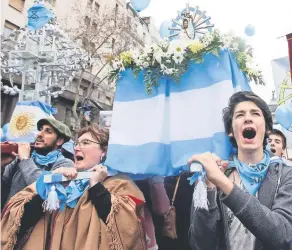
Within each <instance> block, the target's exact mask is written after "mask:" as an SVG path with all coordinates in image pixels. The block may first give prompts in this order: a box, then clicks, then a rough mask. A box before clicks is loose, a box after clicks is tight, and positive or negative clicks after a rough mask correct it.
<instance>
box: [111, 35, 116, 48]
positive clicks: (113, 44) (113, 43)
mask: <svg viewBox="0 0 292 250" xmlns="http://www.w3.org/2000/svg"><path fill="white" fill-rule="evenodd" d="M115 43H116V39H114V38H112V49H114V47H115Z"/></svg>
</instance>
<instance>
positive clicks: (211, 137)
mask: <svg viewBox="0 0 292 250" xmlns="http://www.w3.org/2000/svg"><path fill="white" fill-rule="evenodd" d="M239 90H248V91H250V90H251V88H250V86H249V84H248V81H247V78H246V77H245V75H244V74H243V73H242V72H241V71H240V69H239V67H238V65H237V63H236V61H235V59H234V57H233V55H232V53H231V52H229V51H226V50H225V51H221V53H220V59H219V58H218V57H215V56H213V55H211V54H208V55H206V56H205V57H204V62H202V63H200V64H195V63H193V62H190V65H189V68H188V70H187V71H186V73H185V74H184V75H183V76H182V78H181V80H180V83H179V84H177V83H175V82H173V81H172V80H171V79H169V78H167V77H161V78H160V79H159V87H158V88H157V89H153V91H152V92H153V93H152V95H151V96H149V95H147V93H146V91H145V84H144V83H143V73H140V75H139V76H138V78H135V76H134V75H133V72H132V71H131V70H126V71H124V72H123V73H122V77H121V79H120V80H119V81H118V82H117V88H116V95H115V101H114V107H113V115H112V124H111V130H110V141H109V148H108V153H107V160H106V162H105V165H107V166H109V167H110V168H111V169H114V170H118V171H121V172H126V173H131V174H150V175H161V176H171V175H177V174H178V173H179V171H180V170H183V169H185V168H186V167H187V160H188V159H189V158H190V157H191V156H192V155H193V154H200V153H203V152H206V151H210V152H213V153H216V154H217V155H219V156H220V157H221V158H222V159H227V158H228V157H229V156H230V154H231V152H232V147H231V145H230V143H229V138H228V137H227V135H226V134H225V132H224V124H223V121H222V109H223V108H225V107H227V105H228V100H229V98H230V96H231V95H232V94H233V93H235V92H236V91H239Z"/></svg>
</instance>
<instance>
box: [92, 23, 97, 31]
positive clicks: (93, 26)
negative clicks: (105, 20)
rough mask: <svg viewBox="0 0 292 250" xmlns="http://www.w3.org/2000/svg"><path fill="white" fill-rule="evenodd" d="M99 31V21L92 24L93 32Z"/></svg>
mask: <svg viewBox="0 0 292 250" xmlns="http://www.w3.org/2000/svg"><path fill="white" fill-rule="evenodd" d="M96 31H97V23H95V22H94V23H93V24H92V32H96Z"/></svg>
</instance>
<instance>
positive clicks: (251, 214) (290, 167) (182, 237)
mask: <svg viewBox="0 0 292 250" xmlns="http://www.w3.org/2000/svg"><path fill="white" fill-rule="evenodd" d="M223 122H224V126H225V132H226V134H227V135H228V136H229V137H230V141H231V143H232V145H233V147H234V152H235V153H234V155H233V156H232V157H231V158H230V159H229V160H228V161H223V160H222V159H220V157H219V156H217V155H215V154H214V153H212V152H205V153H202V154H197V155H193V156H192V157H191V158H190V159H189V161H188V162H187V163H186V164H188V165H189V166H190V165H191V164H192V163H193V162H199V163H201V165H202V166H203V168H204V170H205V172H206V185H207V199H208V210H203V209H195V208H194V206H193V197H192V196H193V190H194V185H196V183H195V184H194V185H190V184H189V181H188V178H189V177H190V176H191V175H192V173H190V172H182V173H181V174H180V176H171V177H157V176H155V177H153V178H150V179H145V180H139V181H133V180H131V179H130V178H129V177H128V176H127V175H125V174H122V173H118V174H112V173H110V172H108V170H107V167H106V166H104V164H103V162H104V160H105V158H106V154H107V148H108V141H109V131H108V130H106V129H102V128H100V127H99V126H98V125H90V126H89V127H85V128H82V129H81V130H80V131H79V133H78V139H77V140H76V142H75V145H74V151H75V152H74V162H73V161H72V160H71V159H68V158H66V157H64V155H63V153H62V150H61V148H62V145H63V144H64V143H65V142H67V141H69V140H70V138H71V133H70V129H69V128H68V127H67V126H66V125H65V124H63V123H61V122H60V121H57V120H55V119H51V118H47V119H41V120H40V121H38V123H37V127H38V130H39V132H38V134H37V137H36V141H35V143H34V145H30V144H28V143H19V144H18V152H13V153H12V155H11V156H10V158H8V160H7V158H5V159H3V161H4V160H5V162H3V161H2V162H1V179H2V182H1V204H2V206H1V208H2V222H1V230H2V232H1V247H2V249H29V250H31V249H78V250H79V249H100V250H107V249H108V250H110V249H113V250H130V249H133V250H143V249H145V250H146V249H149V250H154V249H159V250H191V249H193V250H209V249H210V250H213V249H214V250H215V249H222V250H224V249H230V250H241V249H242V250H254V249H255V250H260V249H264V250H268V249H274V250H280V249H282V250H289V249H292V163H291V162H290V161H289V160H287V159H285V158H284V155H285V150H286V145H287V142H286V138H285V136H284V134H283V133H282V132H281V131H279V130H276V129H273V121H272V115H271V112H270V110H269V107H268V105H267V104H266V103H265V102H264V101H263V100H262V99H261V98H260V97H259V96H257V95H255V94H254V93H253V92H237V93H235V94H233V95H232V96H231V98H230V100H229V104H228V107H226V108H225V109H224V110H223ZM267 144H269V147H266V146H267ZM79 172H91V175H90V179H78V178H77V177H78V173H79ZM49 173H59V174H62V175H63V176H65V177H66V178H67V179H69V180H71V181H67V182H62V184H60V185H56V186H54V188H55V189H56V192H57V193H58V194H59V193H62V192H63V193H64V194H65V196H66V199H65V200H64V201H63V204H62V206H60V208H59V209H56V210H53V211H46V210H44V200H46V199H47V198H48V196H49V195H50V194H49V192H48V190H47V189H46V188H45V186H46V185H45V183H44V176H45V175H46V174H49ZM171 205H173V206H174V207H175V212H176V217H174V218H175V221H174V222H172V223H170V225H168V229H169V230H170V231H171V230H173V228H171V227H175V231H176V234H177V237H169V236H167V235H166V234H165V226H166V225H165V224H166V217H167V215H168V213H169V209H170V208H171V207H172V206H171ZM168 223H169V221H168Z"/></svg>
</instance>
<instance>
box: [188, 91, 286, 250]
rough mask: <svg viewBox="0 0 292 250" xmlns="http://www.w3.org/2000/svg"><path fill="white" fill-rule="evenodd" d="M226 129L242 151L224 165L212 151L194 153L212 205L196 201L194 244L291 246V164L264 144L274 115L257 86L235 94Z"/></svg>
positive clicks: (236, 248) (248, 248)
mask: <svg viewBox="0 0 292 250" xmlns="http://www.w3.org/2000/svg"><path fill="white" fill-rule="evenodd" d="M223 121H224V125H225V132H226V133H227V134H228V135H229V136H230V140H231V142H232V144H233V146H234V147H236V148H237V153H236V154H235V155H234V156H233V157H232V159H231V160H229V162H228V167H227V169H226V170H225V168H224V167H222V166H223V163H222V161H221V159H220V158H219V157H218V156H216V155H215V154H212V153H210V152H207V153H204V154H200V155H194V156H192V157H191V158H190V159H189V161H188V163H189V165H191V164H192V163H193V162H199V163H201V165H202V166H203V168H204V171H205V172H206V177H207V186H208V189H207V197H208V211H206V210H204V209H197V210H195V209H194V206H192V212H191V225H190V230H189V232H190V234H189V237H190V243H191V246H192V249H196V250H200V249H202V250H203V249H204V250H205V249H231V250H241V249H242V250H254V249H255V250H258V249H264V250H266V249H274V250H278V249H291V244H292V192H291V190H292V169H291V167H288V166H287V165H286V164H285V162H283V160H282V159H281V158H280V157H278V156H274V157H272V156H271V155H270V154H269V153H268V151H266V150H265V147H266V145H267V138H268V132H269V131H271V130H272V124H273V123H272V115H271V112H270V110H269V107H268V105H267V104H266V103H265V102H264V101H263V100H262V99H261V98H260V97H258V96H257V95H255V94H254V93H252V92H238V93H235V94H233V95H232V96H231V98H230V100H229V106H228V107H227V108H225V109H224V110H223Z"/></svg>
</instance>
